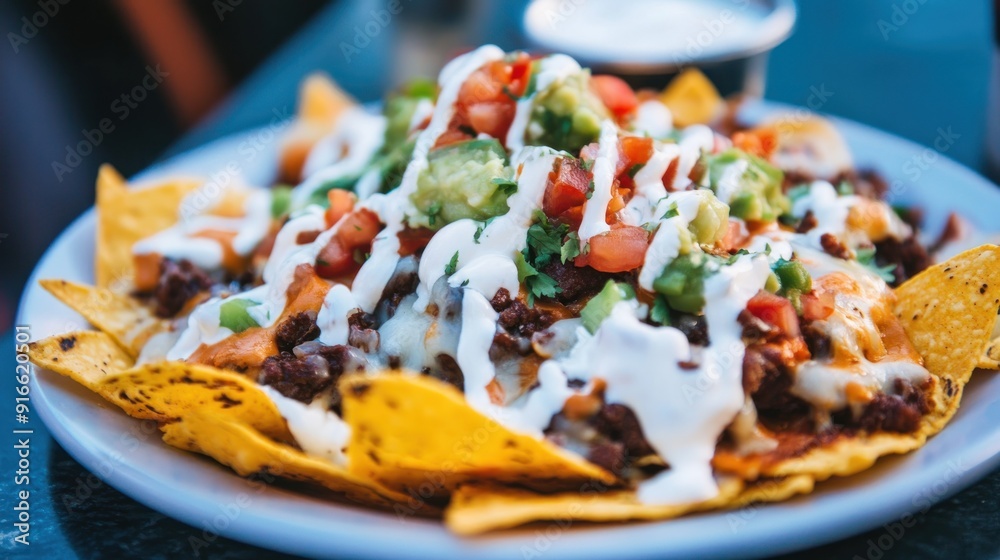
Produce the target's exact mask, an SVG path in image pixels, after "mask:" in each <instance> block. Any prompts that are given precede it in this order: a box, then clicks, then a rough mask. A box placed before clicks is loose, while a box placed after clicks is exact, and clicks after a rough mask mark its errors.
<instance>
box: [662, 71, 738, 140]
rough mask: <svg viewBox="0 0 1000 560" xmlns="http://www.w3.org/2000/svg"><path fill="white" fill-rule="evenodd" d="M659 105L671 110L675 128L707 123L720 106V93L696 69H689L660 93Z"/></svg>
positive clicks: (713, 117) (720, 108) (714, 115)
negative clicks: (661, 103)
mask: <svg viewBox="0 0 1000 560" xmlns="http://www.w3.org/2000/svg"><path fill="white" fill-rule="evenodd" d="M660 101H661V102H663V104H664V105H666V106H667V107H668V108H669V109H670V113H671V114H672V115H673V117H674V126H677V127H685V126H691V125H693V124H705V123H709V122H711V121H713V120H714V119H715V117H716V116H718V114H719V112H720V111H721V110H722V106H723V104H722V97H721V96H720V95H719V91H718V90H716V89H715V86H714V85H712V82H711V81H710V80H709V79H708V78H707V77H705V75H704V74H702V73H701V71H700V70H698V69H697V68H688V69H687V70H685V71H683V72H681V73H680V74H679V75H678V76H677V77H676V78H674V79H673V80H672V81H671V82H670V84H669V85H667V87H666V89H664V90H663V92H662V93H660Z"/></svg>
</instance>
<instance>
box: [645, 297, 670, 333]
mask: <svg viewBox="0 0 1000 560" xmlns="http://www.w3.org/2000/svg"><path fill="white" fill-rule="evenodd" d="M649 319H650V320H651V321H653V322H654V323H657V324H660V325H663V326H665V327H666V326H670V306H669V305H667V298H666V297H664V296H663V294H656V299H654V300H653V308H652V309H650V310H649Z"/></svg>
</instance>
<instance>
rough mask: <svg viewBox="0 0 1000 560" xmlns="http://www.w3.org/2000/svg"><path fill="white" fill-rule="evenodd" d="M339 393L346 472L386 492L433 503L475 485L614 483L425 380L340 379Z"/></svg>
mask: <svg viewBox="0 0 1000 560" xmlns="http://www.w3.org/2000/svg"><path fill="white" fill-rule="evenodd" d="M340 392H341V395H342V397H343V410H344V420H345V421H346V422H347V423H348V424H349V425H350V426H351V442H350V444H349V445H348V448H347V454H348V458H349V461H350V469H351V471H352V472H354V473H355V474H357V475H359V476H363V477H366V478H374V479H376V480H381V481H383V482H385V483H386V484H387V485H389V486H390V487H396V488H404V489H407V490H413V491H416V492H420V493H421V495H423V494H427V493H433V494H435V495H437V494H441V493H443V492H445V491H447V490H448V489H451V488H453V487H455V486H456V485H457V484H458V483H460V482H463V481H466V480H470V479H477V478H482V479H488V480H492V481H497V482H508V483H517V484H521V485H526V486H533V487H545V488H561V489H569V488H575V487H578V486H579V483H580V482H581V481H586V480H598V481H601V482H603V483H604V484H605V485H611V484H614V483H615V477H614V475H612V474H611V473H609V472H607V471H605V470H604V469H602V468H600V467H598V466H596V465H594V464H592V463H589V462H587V461H585V460H584V459H583V458H581V457H579V456H578V455H575V454H573V453H570V452H568V451H564V450H562V449H560V448H558V447H556V446H555V445H552V444H550V443H548V442H546V441H543V440H540V439H537V438H535V437H532V436H530V435H526V434H520V433H516V432H514V431H511V430H510V429H508V428H506V427H504V426H503V425H501V424H500V423H498V422H497V421H496V420H494V419H492V418H489V417H487V416H485V415H483V414H481V413H480V412H478V411H476V410H475V409H473V408H472V407H470V406H469V404H468V403H467V402H466V400H465V396H464V395H462V393H460V392H459V391H458V390H457V389H455V388H454V387H452V386H451V385H448V384H446V383H444V382H442V381H438V380H436V379H433V378H430V377H427V376H418V375H408V374H398V373H388V372H387V373H384V374H381V375H376V376H369V375H364V374H360V375H351V376H345V377H344V378H343V379H342V380H341V383H340Z"/></svg>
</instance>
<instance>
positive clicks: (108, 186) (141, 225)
mask: <svg viewBox="0 0 1000 560" xmlns="http://www.w3.org/2000/svg"><path fill="white" fill-rule="evenodd" d="M203 182H204V181H201V180H198V179H174V180H170V181H166V182H163V183H159V184H155V185H150V186H148V187H142V188H136V189H130V188H128V187H127V185H126V183H125V180H124V179H123V178H122V176H121V175H119V174H118V172H117V171H115V169H114V168H113V167H111V166H110V165H107V164H105V165H103V166H101V169H100V171H99V172H98V175H97V238H96V241H95V263H94V275H95V281H96V283H97V285H98V286H99V287H101V288H111V289H114V290H115V291H117V292H124V291H128V289H129V287H130V286H131V285H132V277H133V275H134V274H135V266H134V264H133V260H132V259H133V257H132V246H133V245H135V243H136V242H138V241H139V240H140V239H144V238H146V237H149V236H150V235H153V234H154V233H157V232H159V231H162V230H164V229H167V228H168V227H170V226H172V225H174V224H175V223H176V222H177V218H178V208H180V205H181V201H182V200H183V199H184V197H185V196H187V195H188V194H189V193H190V192H191V191H193V190H194V189H195V188H197V187H198V186H199V185H200V184H202V183H203Z"/></svg>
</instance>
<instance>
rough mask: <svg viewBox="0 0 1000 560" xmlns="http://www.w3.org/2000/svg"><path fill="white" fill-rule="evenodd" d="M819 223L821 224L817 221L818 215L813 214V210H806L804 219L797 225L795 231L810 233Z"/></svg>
mask: <svg viewBox="0 0 1000 560" xmlns="http://www.w3.org/2000/svg"><path fill="white" fill-rule="evenodd" d="M817 225H819V222H817V221H816V215H815V214H813V211H812V210H808V211H806V215H805V216H802V221H800V222H799V225H798V226H796V228H795V233H808V232H809V231H810V230H812V229H813V228H814V227H816V226H817Z"/></svg>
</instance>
